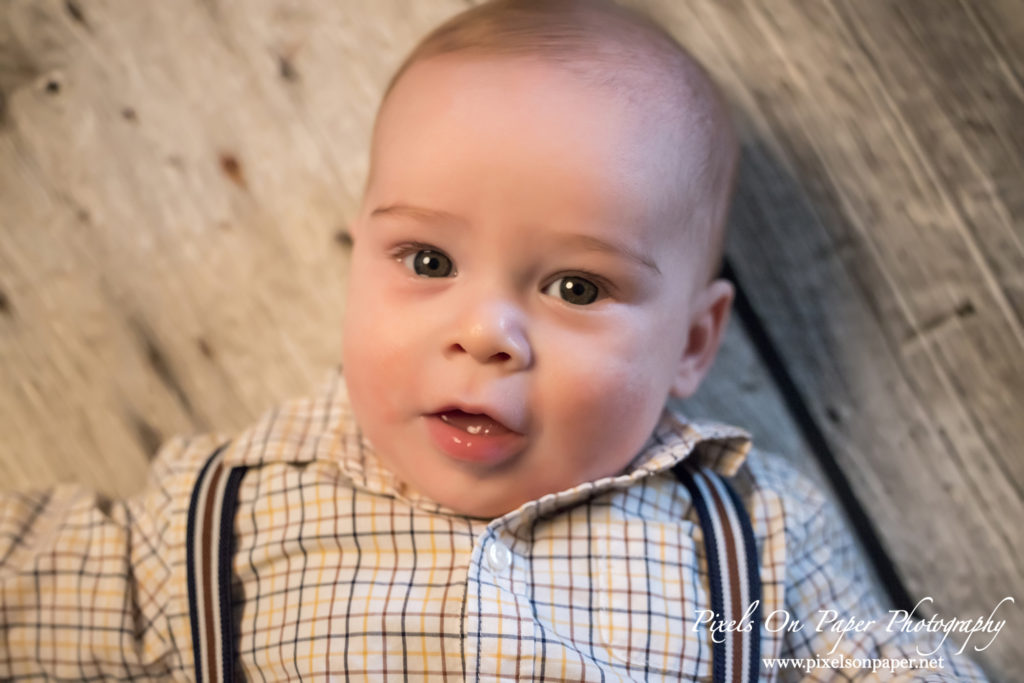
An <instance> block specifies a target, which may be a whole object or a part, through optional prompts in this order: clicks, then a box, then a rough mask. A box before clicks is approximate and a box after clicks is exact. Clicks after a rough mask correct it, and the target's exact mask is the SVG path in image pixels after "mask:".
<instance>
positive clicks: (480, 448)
mask: <svg viewBox="0 0 1024 683" xmlns="http://www.w3.org/2000/svg"><path fill="white" fill-rule="evenodd" d="M426 421H427V433H428V434H430V438H431V439H432V440H433V442H434V444H435V445H436V446H437V447H438V448H440V449H441V450H442V451H443V452H444V453H446V454H447V455H449V456H451V457H452V458H454V459H456V460H462V461H463V462H473V463H483V464H487V465H495V464H498V463H501V462H504V461H506V460H509V459H510V458H512V456H514V455H515V454H516V453H518V452H519V451H520V450H521V449H522V446H523V435H522V434H518V433H516V432H506V433H504V434H496V435H490V436H488V435H484V434H470V433H468V432H466V431H464V430H462V429H459V428H458V427H455V426H453V425H450V424H448V423H447V422H445V421H444V420H442V419H441V418H440V417H438V416H437V415H427V416H426Z"/></svg>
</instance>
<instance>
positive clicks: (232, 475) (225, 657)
mask: <svg viewBox="0 0 1024 683" xmlns="http://www.w3.org/2000/svg"><path fill="white" fill-rule="evenodd" d="M225 446H227V444H224V445H222V446H221V447H220V448H218V449H217V450H216V451H214V452H213V455H211V456H210V458H209V459H208V460H207V461H206V464H205V465H204V466H203V469H202V470H201V471H200V472H199V479H198V481H196V485H195V488H194V489H193V490H192V500H191V501H190V503H189V507H188V530H187V532H186V541H185V542H186V544H187V551H186V555H187V561H186V564H187V569H186V571H187V573H188V603H189V615H190V617H191V619H192V652H193V654H194V656H195V667H196V671H195V673H196V681H197V683H198V682H199V681H233V680H234V664H235V657H234V643H235V639H234V616H233V613H232V609H231V556H232V547H231V544H232V539H233V536H234V534H233V529H234V521H235V504H236V502H237V500H238V486H239V484H240V483H241V482H242V475H243V474H245V468H244V467H235V468H231V469H229V468H227V467H225V465H224V463H223V462H222V457H221V456H222V453H223V452H224V448H225Z"/></svg>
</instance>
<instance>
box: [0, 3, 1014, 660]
mask: <svg viewBox="0 0 1024 683" xmlns="http://www.w3.org/2000/svg"><path fill="white" fill-rule="evenodd" d="M634 4H637V5H640V6H641V7H643V8H644V9H646V10H647V11H648V12H649V13H651V14H653V15H654V16H656V17H657V18H659V19H660V20H661V21H662V22H663V23H664V24H665V25H666V26H668V27H669V28H670V30H672V32H673V33H675V34H676V35H677V36H678V37H679V38H680V39H681V40H682V41H683V42H684V43H685V44H687V45H689V46H690V47H691V48H692V49H693V51H694V52H695V53H696V54H697V55H698V56H699V57H700V58H701V59H702V60H703V61H704V62H705V63H706V64H707V65H708V67H709V68H710V70H711V71H712V72H713V73H714V74H715V75H716V76H717V78H718V79H719V80H720V81H721V83H722V84H723V86H724V87H725V90H726V91H727V92H728V95H729V97H730V99H731V100H732V101H733V103H734V104H735V105H736V109H737V118H738V120H739V122H740V126H741V129H742V132H743V140H744V152H745V155H744V157H745V158H744V166H743V173H742V177H741V183H740V193H739V198H738V201H737V203H736V207H735V210H734V215H733V221H732V222H733V234H732V236H731V238H730V242H729V249H728V253H729V262H730V265H731V268H732V272H733V274H734V276H735V278H736V279H737V281H738V283H739V285H740V287H741V289H742V291H743V293H744V295H745V303H746V304H747V307H746V308H744V310H743V316H742V320H740V319H739V318H737V319H736V320H735V321H734V325H733V327H732V329H731V330H730V333H729V337H728V340H727V343H726V348H725V349H724V351H723V353H722V356H721V358H720V360H719V362H718V364H717V366H716V368H715V370H714V372H713V376H712V377H711V379H710V380H709V382H708V383H707V385H706V386H705V387H704V388H703V389H702V390H701V394H700V395H699V396H698V397H697V398H696V399H694V400H693V401H691V402H690V403H689V405H688V406H687V409H688V410H689V411H690V412H691V413H693V414H699V415H708V416H713V417H716V418H719V419H725V420H730V421H734V422H737V423H741V424H745V425H747V426H748V427H749V428H750V429H751V430H752V431H753V433H754V435H755V439H756V440H757V442H758V443H759V444H761V445H762V446H763V447H765V448H768V449H772V450H777V451H781V452H784V453H785V454H786V455H787V457H790V458H792V459H793V461H794V462H797V463H798V464H799V465H800V467H801V468H802V469H804V470H806V471H808V472H809V473H810V474H811V475H812V476H815V477H818V478H819V479H820V480H821V481H823V482H827V484H828V485H830V486H832V487H834V489H835V491H836V492H837V495H838V500H839V501H840V503H841V504H842V505H843V506H844V507H845V508H846V510H847V512H848V514H849V515H850V518H851V520H853V521H854V522H855V523H857V524H858V527H859V528H861V530H862V537H863V538H864V539H865V541H866V543H867V545H868V551H869V553H870V554H871V555H872V556H873V557H874V558H875V560H876V563H877V564H878V565H879V569H880V571H881V574H882V581H883V583H884V584H885V587H886V588H887V589H888V590H889V592H890V594H891V595H892V596H893V599H894V600H897V601H906V600H910V601H912V602H916V600H917V599H918V598H920V597H923V596H932V597H934V599H935V603H934V605H933V606H932V608H931V609H930V610H928V611H926V614H927V613H931V612H937V613H939V614H940V615H942V616H945V617H952V616H957V617H971V616H982V615H987V614H988V613H989V612H990V611H991V609H992V607H993V606H994V605H995V604H996V603H997V602H998V601H999V600H1000V599H1001V598H1002V597H1003V596H1005V595H1015V596H1016V597H1017V598H1018V600H1024V591H1021V588H1022V587H1024V578H1022V576H1024V572H1022V570H1021V566H1022V563H1024V549H1022V544H1021V542H1020V541H1021V536H1020V529H1021V528H1022V526H1024V454H1022V451H1024V446H1022V444H1024V418H1022V415H1024V363H1022V358H1024V353H1022V347H1024V323H1022V321H1024V237H1022V228H1021V226H1022V222H1024V161H1022V160H1024V127H1022V125H1021V124H1022V123H1024V77H1022V74H1024V4H1022V3H1020V2H1011V1H1009V0H985V1H984V2H982V1H981V0H978V1H975V2H971V1H970V0H962V1H956V0H845V1H831V2H825V1H822V2H797V1H795V0H787V1H782V0H771V1H767V2H765V1H762V0H756V1H755V0H726V1H713V0H687V1H685V2H682V1H672V0H651V1H649V2H639V1H637V2H635V3H634ZM465 5H466V3H464V2H459V1H457V0H435V1H433V2H429V3H427V2H417V3H408V2H402V1H401V0H388V1H377V2H372V3H371V2H369V1H357V0H346V1H341V2H339V1H334V2H328V1H327V0H314V1H309V2H298V1H297V0H292V1H288V0H249V1H247V2H244V3H228V2H221V1H219V0H187V1H183V2H179V3H161V2H156V1H155V0H145V1H139V0H135V1H129V0H107V1H101V0H95V1H92V0H90V1H86V0H5V1H4V3H3V4H2V5H0V477H2V481H3V486H4V487H7V488H12V487H24V486H42V485H48V484H51V483H53V482H56V481H68V480H74V481H80V482H83V483H85V484H87V485H89V486H92V487H94V488H97V489H98V490H100V491H103V492H105V493H108V494H113V495H126V494H129V493H131V492H132V491H134V490H136V489H137V488H138V487H139V486H140V484H141V482H142V479H143V477H144V474H145V469H146V466H147V462H148V458H149V457H150V456H151V455H152V453H153V452H154V451H155V449H156V447H157V445H158V444H159V443H160V442H161V441H162V440H163V439H165V438H167V437H169V436H170V435H172V434H175V433H183V432H194V431H208V430H217V431H221V432H225V433H230V432H231V431H233V430H235V429H238V428H240V427H243V426H244V425H245V424H246V423H247V422H248V421H250V420H251V419H253V418H254V417H255V416H256V415H258V414H259V413H260V412H261V411H262V410H263V409H265V408H267V407H268V406H270V405H272V404H273V403H274V402H276V401H279V400H281V399H283V398H285V397H288V396H291V395H296V394H303V393H308V392H309V391H310V390H311V389H312V388H313V387H315V385H316V384H317V383H318V381H319V379H320V377H321V376H322V375H323V374H324V373H325V372H326V370H327V369H328V368H330V367H331V366H332V365H333V364H334V363H336V362H337V359H338V356H339V351H338V350H339V348H340V343H341V336H342V329H341V318H342V313H343V311H342V292H343V288H344V287H345V275H346V268H347V244H346V240H345V229H346V225H347V221H348V220H349V219H350V218H351V217H352V216H353V214H354V212H355V210H356V207H357V202H358V196H359V191H360V190H361V185H362V181H363V178H364V174H365V170H366V144H367V139H368V133H369V129H370V125H371V122H372V116H373V112H374V110H375V107H376V104H377V100H378V98H379V96H380V92H381V90H382V88H383V86H384V84H385V82H386V80H387V78H388V76H389V75H390V73H391V71H392V70H393V69H394V67H395V66H396V65H397V64H398V62H399V61H400V59H401V57H402V56H403V54H404V53H405V52H406V51H407V50H408V49H409V48H410V47H411V46H412V44H413V43H414V42H415V41H416V40H417V39H418V38H419V37H420V36H421V35H422V34H423V33H424V32H425V31H426V30H427V29H429V28H430V27H432V26H433V25H434V24H436V23H437V22H438V21H440V20H442V19H444V18H445V17H447V16H449V15H450V14H452V13H454V12H456V11H458V10H459V9H461V8H463V7H464V6H465ZM1000 616H1001V617H1005V618H1007V619H1008V623H1007V626H1006V630H1005V631H1004V633H1003V635H1002V636H1001V637H1000V638H999V639H997V640H996V642H995V643H994V644H993V645H992V647H991V648H990V649H988V650H987V651H985V652H984V653H980V654H979V655H978V657H977V658H978V659H979V660H980V661H981V662H982V663H983V664H984V666H985V667H986V668H987V670H988V671H989V672H990V674H992V675H993V676H994V677H995V678H997V679H1000V680H1005V679H1007V678H1009V677H1011V676H1013V675H1017V672H1019V671H1021V670H1024V655H1022V653H1021V652H1020V651H1019V650H1018V651H1016V652H1015V651H1014V648H1013V644H1014V643H1015V642H1017V641H1018V640H1019V639H1020V638H1021V637H1024V612H1022V609H1021V605H1020V604H1018V605H1016V606H1010V607H1005V606H1004V609H1003V610H1002V612H1001V613H1000Z"/></svg>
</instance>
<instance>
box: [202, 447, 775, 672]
mask: <svg viewBox="0 0 1024 683" xmlns="http://www.w3.org/2000/svg"><path fill="white" fill-rule="evenodd" d="M226 446H227V444H224V445H222V446H221V447H220V448H218V449H217V450H216V451H214V453H213V454H212V455H211V456H210V458H209V459H208V460H207V461H206V464H205V465H204V466H203V469H202V471H201V472H200V473H199V479H198V481H197V482H196V485H195V488H194V489H193V491H192V500H191V502H190V504H189V509H188V531H187V534H188V535H187V540H186V542H187V544H188V550H187V565H188V569H187V571H188V601H189V612H190V616H191V620H192V651H193V652H194V654H195V675H196V681H197V682H199V681H204V682H215V681H232V680H234V663H235V654H234V644H235V639H234V616H233V612H232V607H231V557H232V551H233V549H232V537H233V529H234V518H235V506H236V503H237V500H238V487H239V485H240V484H241V481H242V476H243V475H244V474H245V468H244V467H235V468H228V467H226V466H225V465H224V463H223V462H222V458H221V456H222V453H223V452H224V449H225V447H226ZM673 472H674V473H675V475H676V477H677V478H678V479H679V481H680V482H682V484H683V485H684V486H685V487H686V488H687V490H688V491H689V492H690V497H691V498H692V500H693V505H694V507H695V508H696V511H697V516H698V517H699V518H700V526H701V530H702V531H703V533H704V548H705V554H706V555H707V563H708V574H709V579H710V584H711V609H712V610H713V611H714V613H715V618H716V619H722V620H725V621H729V620H732V621H734V622H736V623H739V622H740V620H741V618H742V617H743V614H744V612H745V611H746V610H748V609H750V606H751V605H753V609H751V610H750V611H751V616H750V620H749V623H750V625H751V628H750V629H749V630H747V631H742V630H734V631H726V632H724V633H723V634H722V637H724V638H725V641H724V642H723V643H712V653H711V657H712V673H713V678H712V680H713V681H714V683H725V682H726V681H728V682H730V683H733V682H737V683H746V682H752V681H756V680H757V677H758V671H759V669H760V663H761V661H760V660H761V654H760V636H761V628H760V625H761V607H760V602H761V578H760V573H759V570H758V566H759V565H758V561H757V547H756V545H755V543H754V532H753V529H752V528H751V525H750V518H749V516H748V515H747V512H746V510H745V509H744V507H743V504H742V502H741V501H740V498H739V496H738V495H737V494H736V491H734V490H733V488H732V487H731V486H730V485H729V483H728V482H727V481H726V480H725V479H723V478H722V477H721V476H719V475H718V474H716V473H714V472H712V471H711V470H709V469H707V468H702V469H692V468H691V466H690V465H689V462H688V461H683V462H681V463H679V464H678V465H676V466H675V468H674V469H673Z"/></svg>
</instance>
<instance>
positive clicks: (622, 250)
mask: <svg viewBox="0 0 1024 683" xmlns="http://www.w3.org/2000/svg"><path fill="white" fill-rule="evenodd" d="M565 241H566V242H570V243H573V242H575V243H576V244H578V245H579V246H580V247H582V248H583V249H587V250H590V251H604V252H608V253H611V254H618V255H621V256H625V257H626V258H628V259H629V260H630V261H634V262H636V263H639V264H640V265H641V266H644V267H645V268H650V269H651V270H653V271H654V272H655V273H657V274H658V275H661V269H660V268H658V264H657V263H655V262H654V260H653V259H652V258H650V257H649V256H647V255H646V254H642V253H640V252H637V251H634V250H633V249H630V248H629V247H627V246H626V245H625V244H621V243H618V242H609V241H607V240H603V239H601V238H600V237H594V236H593V235H567V236H566V237H565Z"/></svg>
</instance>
